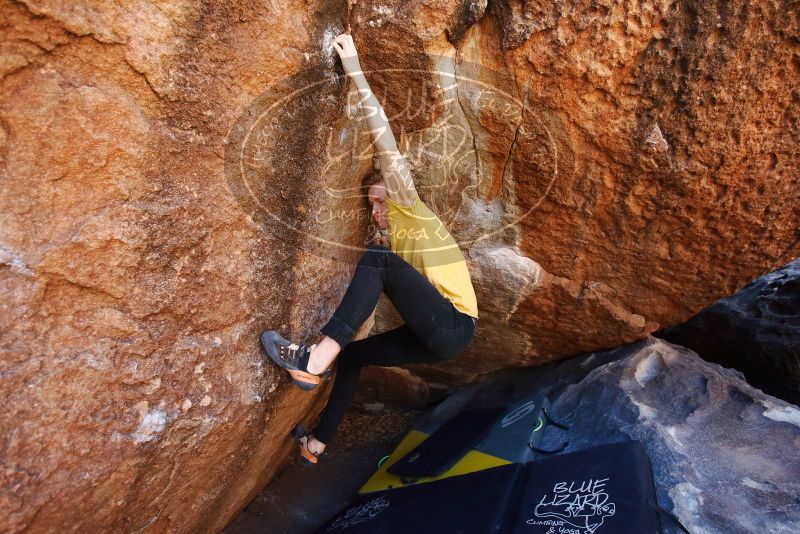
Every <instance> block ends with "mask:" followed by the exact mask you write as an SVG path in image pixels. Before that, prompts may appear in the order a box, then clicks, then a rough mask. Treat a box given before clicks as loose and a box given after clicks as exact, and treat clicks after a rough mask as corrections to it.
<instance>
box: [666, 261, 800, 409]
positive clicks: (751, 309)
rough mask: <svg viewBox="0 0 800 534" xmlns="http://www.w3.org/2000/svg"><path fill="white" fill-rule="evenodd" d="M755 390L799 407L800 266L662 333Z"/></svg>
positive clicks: (771, 275)
mask: <svg viewBox="0 0 800 534" xmlns="http://www.w3.org/2000/svg"><path fill="white" fill-rule="evenodd" d="M658 335H659V336H660V337H663V338H664V339H666V340H667V341H671V342H672V343H678V344H680V345H683V346H685V347H688V348H690V349H692V350H693V351H695V352H697V353H698V354H700V355H701V356H702V357H703V358H705V359H706V360H710V361H714V362H717V363H720V364H722V365H725V366H726V367H735V368H736V369H739V370H740V371H742V372H743V373H744V374H745V376H746V377H747V381H748V382H750V383H751V384H753V385H754V386H756V387H758V388H760V389H762V390H764V391H766V392H768V393H769V394H771V395H775V396H776V397H780V398H782V399H784V400H787V401H789V402H792V403H794V404H799V403H800V260H795V261H793V262H792V263H790V264H788V265H785V266H784V267H781V268H780V269H778V270H776V271H774V272H772V273H769V274H767V275H764V276H760V277H759V278H757V279H755V280H753V281H752V282H751V283H749V284H747V285H746V286H745V287H744V288H743V289H742V290H741V291H739V292H738V293H736V294H735V295H732V296H730V297H726V298H723V299H720V300H718V301H717V302H715V303H714V304H712V305H711V306H709V307H708V308H706V309H704V310H703V311H701V312H700V313H698V314H697V315H695V316H694V317H692V318H691V319H689V320H688V321H686V322H685V323H681V324H679V325H676V326H673V327H671V328H667V329H665V330H663V331H660V332H658Z"/></svg>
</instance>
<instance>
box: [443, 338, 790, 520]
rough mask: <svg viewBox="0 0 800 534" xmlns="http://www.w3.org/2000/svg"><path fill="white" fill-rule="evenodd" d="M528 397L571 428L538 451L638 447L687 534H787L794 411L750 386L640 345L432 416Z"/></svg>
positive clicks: (499, 381) (518, 380) (505, 380)
mask: <svg viewBox="0 0 800 534" xmlns="http://www.w3.org/2000/svg"><path fill="white" fill-rule="evenodd" d="M531 392H548V396H549V397H550V399H551V401H552V407H551V414H552V416H553V417H554V418H555V419H556V420H558V421H560V422H562V423H566V424H567V425H569V430H568V431H566V432H561V431H559V430H556V429H553V428H552V427H546V428H548V429H550V430H548V431H547V432H546V434H545V435H544V438H543V441H542V444H541V446H542V447H543V448H550V449H554V448H556V447H557V446H558V445H560V444H561V443H562V442H564V441H568V442H569V445H568V446H567V448H566V449H565V452H573V451H577V450H581V449H584V448H588V447H592V446H596V445H603V444H606V443H617V442H620V441H627V440H631V439H634V440H639V441H641V442H643V443H644V446H645V449H646V450H647V453H648V456H649V457H650V460H651V463H652V465H653V475H654V479H655V482H656V493H657V498H658V502H659V504H660V505H661V506H662V507H663V508H665V509H667V510H670V511H672V512H673V513H674V514H675V515H677V516H678V517H679V518H680V520H681V522H682V523H683V524H684V525H685V526H686V528H688V529H689V531H690V532H692V533H707V534H733V533H747V532H775V533H785V534H789V533H793V532H797V529H798V526H800V504H798V501H797V495H798V490H800V488H798V481H797V473H798V472H800V453H798V450H800V448H798V445H800V409H798V407H797V406H794V405H791V404H788V403H786V402H784V401H782V400H779V399H776V398H774V397H771V396H769V395H766V394H764V393H762V392H761V391H759V390H757V389H755V388H753V387H752V386H750V385H748V384H747V383H746V382H745V381H744V380H743V377H742V376H741V374H740V373H738V372H736V371H734V370H731V369H725V368H722V367H720V366H719V365H716V364H711V363H707V362H705V361H703V360H702V359H700V358H699V357H698V356H697V355H696V354H695V353H693V352H691V351H690V350H688V349H685V348H683V347H679V346H677V345H671V344H669V343H666V342H664V341H662V340H659V339H656V338H648V339H646V340H643V341H639V342H636V343H633V344H631V345H627V346H624V347H621V348H619V349H615V350H612V351H607V352H601V353H593V354H589V355H586V356H580V357H576V358H572V359H570V360H567V361H566V362H560V363H557V364H552V365H548V366H544V367H539V368H536V369H528V370H522V371H520V370H515V371H513V372H509V371H504V372H500V373H497V374H495V375H493V376H491V377H489V378H488V379H487V380H484V381H483V382H480V383H478V384H476V385H473V386H470V387H469V388H466V389H463V390H461V391H459V392H458V393H457V394H456V395H453V396H452V397H451V398H449V399H448V400H447V401H445V402H444V403H443V404H440V405H439V406H438V407H437V411H442V412H444V411H447V409H448V406H447V405H448V404H453V405H454V406H456V407H461V406H463V407H466V408H476V407H481V406H494V405H497V403H501V402H502V401H503V400H504V399H509V400H510V399H514V398H518V396H519V395H520V394H528V395H529V394H530V393H531ZM666 532H677V529H676V530H666Z"/></svg>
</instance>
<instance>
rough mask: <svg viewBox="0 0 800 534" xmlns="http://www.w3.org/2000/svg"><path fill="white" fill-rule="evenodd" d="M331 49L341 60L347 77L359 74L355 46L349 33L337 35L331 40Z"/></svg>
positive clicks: (359, 64)
mask: <svg viewBox="0 0 800 534" xmlns="http://www.w3.org/2000/svg"><path fill="white" fill-rule="evenodd" d="M333 48H334V50H336V52H337V53H338V54H339V59H341V60H342V66H343V67H344V71H345V72H346V73H347V75H348V76H352V75H353V74H356V73H360V72H361V63H360V62H359V61H358V52H356V45H355V44H353V36H352V35H350V34H349V33H343V34H341V35H337V36H336V37H335V38H334V39H333Z"/></svg>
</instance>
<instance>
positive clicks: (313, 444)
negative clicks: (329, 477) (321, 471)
mask: <svg viewBox="0 0 800 534" xmlns="http://www.w3.org/2000/svg"><path fill="white" fill-rule="evenodd" d="M292 435H293V436H294V440H295V442H296V443H297V446H298V447H299V449H300V457H301V458H303V460H304V461H305V462H306V463H309V464H316V463H317V461H318V459H319V457H320V455H321V454H322V452H323V451H324V450H325V444H324V443H322V442H321V441H319V440H317V439H315V438H314V436H313V435H312V434H311V432H309V431H308V430H306V429H305V428H304V427H303V425H297V426H296V427H294V430H292Z"/></svg>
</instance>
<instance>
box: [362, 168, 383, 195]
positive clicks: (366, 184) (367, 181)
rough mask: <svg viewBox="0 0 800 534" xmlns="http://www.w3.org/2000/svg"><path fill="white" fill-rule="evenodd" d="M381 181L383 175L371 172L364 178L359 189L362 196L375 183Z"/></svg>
mask: <svg viewBox="0 0 800 534" xmlns="http://www.w3.org/2000/svg"><path fill="white" fill-rule="evenodd" d="M382 181H383V175H382V174H381V173H380V172H379V171H372V172H371V173H369V174H367V175H366V176H365V177H364V181H363V182H362V183H361V187H363V189H364V195H366V194H367V191H368V190H369V188H370V187H371V186H373V185H375V184H377V183H380V182H382Z"/></svg>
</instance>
